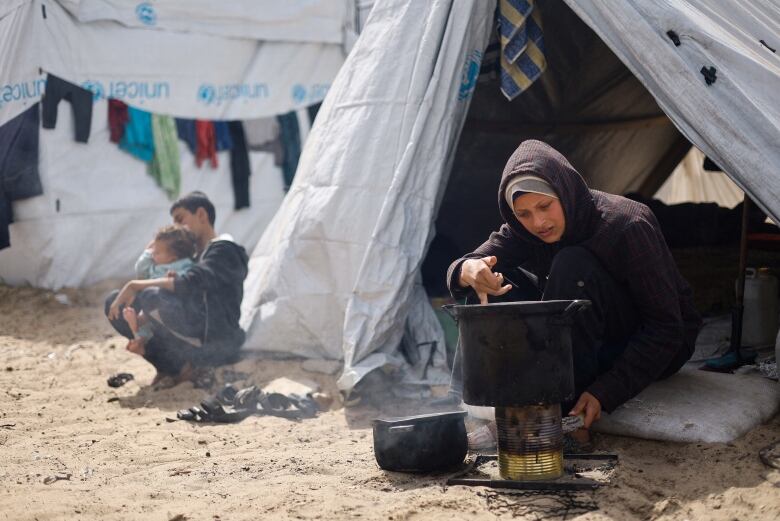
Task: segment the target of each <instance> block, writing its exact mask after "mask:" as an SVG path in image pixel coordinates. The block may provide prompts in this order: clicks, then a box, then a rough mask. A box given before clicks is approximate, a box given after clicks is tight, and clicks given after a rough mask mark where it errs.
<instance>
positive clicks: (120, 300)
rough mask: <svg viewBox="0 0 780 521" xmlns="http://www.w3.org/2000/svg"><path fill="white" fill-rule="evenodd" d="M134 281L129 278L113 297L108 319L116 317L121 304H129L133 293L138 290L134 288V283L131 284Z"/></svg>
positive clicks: (132, 299)
mask: <svg viewBox="0 0 780 521" xmlns="http://www.w3.org/2000/svg"><path fill="white" fill-rule="evenodd" d="M134 282H135V281H133V280H131V281H130V282H128V283H127V284H125V287H123V288H122V291H120V292H119V294H118V295H117V296H116V298H115V299H114V302H113V303H112V304H111V307H110V308H109V310H108V318H109V320H116V319H118V318H119V310H120V308H121V307H122V306H129V305H130V304H132V303H133V301H134V300H135V295H136V293H137V292H138V290H137V289H136V288H135V284H133V283H134Z"/></svg>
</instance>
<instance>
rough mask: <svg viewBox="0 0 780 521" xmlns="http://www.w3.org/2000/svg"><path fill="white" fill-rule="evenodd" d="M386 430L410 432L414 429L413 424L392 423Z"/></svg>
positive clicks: (394, 432) (393, 432)
mask: <svg viewBox="0 0 780 521" xmlns="http://www.w3.org/2000/svg"><path fill="white" fill-rule="evenodd" d="M387 430H388V432H390V433H392V434H396V433H400V432H411V431H413V430H414V425H394V426H392V427H390V428H389V429H387Z"/></svg>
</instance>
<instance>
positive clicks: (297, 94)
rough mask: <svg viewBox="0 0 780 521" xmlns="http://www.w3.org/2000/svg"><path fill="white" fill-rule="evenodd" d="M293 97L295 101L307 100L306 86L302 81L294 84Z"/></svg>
mask: <svg viewBox="0 0 780 521" xmlns="http://www.w3.org/2000/svg"><path fill="white" fill-rule="evenodd" d="M292 98H293V101H294V102H295V103H303V102H304V101H305V100H306V87H304V86H303V85H301V84H300V83H297V84H295V85H293V88H292Z"/></svg>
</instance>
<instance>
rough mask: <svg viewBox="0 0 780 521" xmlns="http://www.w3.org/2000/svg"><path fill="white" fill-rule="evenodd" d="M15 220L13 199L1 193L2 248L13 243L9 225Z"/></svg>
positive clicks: (0, 236)
mask: <svg viewBox="0 0 780 521" xmlns="http://www.w3.org/2000/svg"><path fill="white" fill-rule="evenodd" d="M12 222H13V215H12V214H11V201H9V200H8V199H6V198H5V196H3V194H2V193H0V250H2V249H4V248H8V247H9V246H10V245H11V234H10V232H9V230H8V227H9V226H10V225H11V223H12Z"/></svg>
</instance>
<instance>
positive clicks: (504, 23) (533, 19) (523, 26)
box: [498, 0, 547, 101]
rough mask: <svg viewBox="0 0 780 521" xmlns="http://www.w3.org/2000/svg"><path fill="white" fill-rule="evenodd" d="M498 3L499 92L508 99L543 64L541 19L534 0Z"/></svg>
mask: <svg viewBox="0 0 780 521" xmlns="http://www.w3.org/2000/svg"><path fill="white" fill-rule="evenodd" d="M498 6H499V7H498V10H499V12H498V30H499V35H500V39H501V92H503V93H504V96H506V97H507V99H509V100H510V101H511V100H513V99H515V98H516V97H517V96H519V95H520V94H521V93H522V92H523V91H524V90H526V89H527V88H528V87H530V86H531V84H532V83H533V82H534V81H535V80H536V79H537V78H538V77H539V76H541V75H542V72H544V70H545V69H546V68H547V61H546V60H545V58H544V35H543V34H542V23H541V22H542V20H541V16H540V14H539V10H538V9H534V0H499V4H498Z"/></svg>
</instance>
